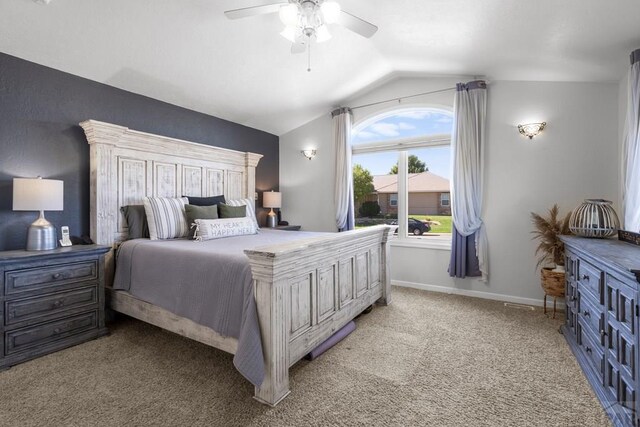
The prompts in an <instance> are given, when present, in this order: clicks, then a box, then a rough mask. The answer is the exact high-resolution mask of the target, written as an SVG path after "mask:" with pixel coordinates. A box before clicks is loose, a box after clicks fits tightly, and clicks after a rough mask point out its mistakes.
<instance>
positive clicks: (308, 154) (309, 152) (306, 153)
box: [301, 150, 316, 160]
mask: <svg viewBox="0 0 640 427" xmlns="http://www.w3.org/2000/svg"><path fill="white" fill-rule="evenodd" d="M301 153H302V155H303V156H305V157H306V158H307V159H309V160H311V159H313V158H314V157H315V156H316V150H302V151H301Z"/></svg>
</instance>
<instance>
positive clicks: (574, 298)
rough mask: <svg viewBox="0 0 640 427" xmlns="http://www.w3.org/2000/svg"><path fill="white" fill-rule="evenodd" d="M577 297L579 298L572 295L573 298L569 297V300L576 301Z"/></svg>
mask: <svg viewBox="0 0 640 427" xmlns="http://www.w3.org/2000/svg"><path fill="white" fill-rule="evenodd" d="M577 299H578V298H576V297H571V298H569V301H575V300H577Z"/></svg>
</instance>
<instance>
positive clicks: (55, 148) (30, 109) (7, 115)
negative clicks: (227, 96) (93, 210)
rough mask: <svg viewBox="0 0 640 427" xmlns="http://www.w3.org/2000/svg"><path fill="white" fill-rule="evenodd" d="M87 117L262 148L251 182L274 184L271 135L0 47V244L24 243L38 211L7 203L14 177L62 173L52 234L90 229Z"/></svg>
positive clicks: (3, 246) (19, 245) (51, 216)
mask: <svg viewBox="0 0 640 427" xmlns="http://www.w3.org/2000/svg"><path fill="white" fill-rule="evenodd" d="M86 119H95V120H100V121H104V122H109V123H115V124H118V125H122V126H127V127H129V128H131V129H135V130H139V131H143V132H150V133H155V134H159V135H165V136H169V137H174V138H180V139H184V140H187V141H193V142H199V143H202V144H208V145H214V146H217V147H224V148H230V149H234V150H239V151H251V152H254V153H260V154H263V155H264V157H263V158H262V160H261V161H260V163H259V164H258V168H257V171H256V189H257V191H258V192H261V191H265V190H271V189H278V167H279V166H278V156H279V153H278V150H279V148H278V143H279V139H278V137H277V136H275V135H272V134H269V133H267V132H263V131H259V130H257V129H252V128H249V127H246V126H242V125H239V124H237V123H233V122H229V121H227V120H222V119H219V118H217V117H213V116H208V115H206V114H202V113H197V112H195V111H191V110H188V109H185V108H181V107H177V106H175V105H171V104H167V103H165V102H162V101H158V100H155V99H152V98H147V97H145V96H141V95H136V94H134V93H131V92H127V91H124V90H121V89H116V88H114V87H111V86H107V85H104V84H101V83H97V82H94V81H91V80H87V79H84V78H82V77H78V76H74V75H72V74H68V73H64V72H61V71H57V70H54V69H51V68H48V67H44V66H42V65H38V64H34V63H32V62H28V61H25V60H22V59H19V58H16V57H13V56H10V55H6V54H4V53H0V250H12V249H23V248H24V247H25V245H26V233H27V228H28V226H29V224H30V223H31V222H33V221H34V220H35V219H36V217H37V213H35V212H14V211H13V210H12V198H13V188H12V187H13V181H12V179H13V178H14V177H34V176H37V175H41V176H42V177H44V178H51V179H61V180H63V181H64V193H65V194H64V211H63V212H47V213H46V214H45V216H46V217H47V219H48V220H49V221H51V222H52V223H53V224H54V225H55V226H56V227H57V228H58V233H59V232H60V229H59V227H60V226H62V225H68V226H69V227H70V229H71V234H72V235H82V234H89V144H88V143H87V140H86V138H85V135H84V132H83V130H82V128H81V127H80V126H78V123H80V122H81V121H83V120H86ZM258 206H259V204H258ZM264 215H265V214H264V212H261V215H259V216H262V217H264ZM259 219H260V218H259Z"/></svg>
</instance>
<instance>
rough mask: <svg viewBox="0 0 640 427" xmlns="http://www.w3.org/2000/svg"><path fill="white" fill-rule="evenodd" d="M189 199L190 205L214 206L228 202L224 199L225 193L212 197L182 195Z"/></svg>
mask: <svg viewBox="0 0 640 427" xmlns="http://www.w3.org/2000/svg"><path fill="white" fill-rule="evenodd" d="M182 197H186V198H187V199H189V204H190V205H195V206H213V205H217V204H220V203H227V202H226V200H225V199H224V194H221V195H219V196H211V197H191V196H182Z"/></svg>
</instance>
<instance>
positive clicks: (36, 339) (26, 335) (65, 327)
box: [4, 311, 98, 356]
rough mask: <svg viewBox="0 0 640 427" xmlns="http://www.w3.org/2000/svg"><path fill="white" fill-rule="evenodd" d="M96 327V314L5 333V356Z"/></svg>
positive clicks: (86, 314) (91, 312) (77, 316)
mask: <svg viewBox="0 0 640 427" xmlns="http://www.w3.org/2000/svg"><path fill="white" fill-rule="evenodd" d="M97 327H98V312H97V311H90V312H88V313H83V314H79V315H76V316H71V317H67V318H65V319H61V320H56V321H53V322H49V323H45V324H40V325H36V326H32V327H28V328H21V329H16V330H13V331H9V332H5V334H4V335H5V356H9V355H11V354H14V353H19V352H21V351H25V350H28V349H30V348H34V347H39V346H43V345H46V344H48V343H51V342H54V341H58V340H63V339H65V338H68V337H70V336H73V335H75V334H79V333H82V332H85V331H88V330H91V329H95V328H97Z"/></svg>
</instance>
